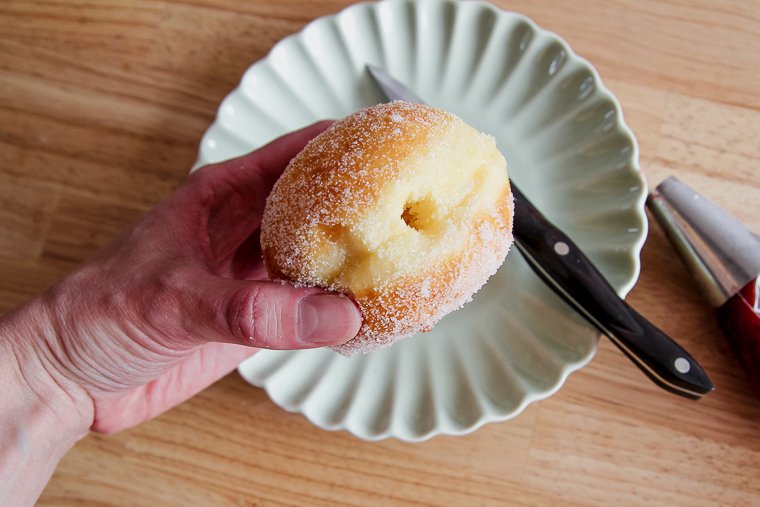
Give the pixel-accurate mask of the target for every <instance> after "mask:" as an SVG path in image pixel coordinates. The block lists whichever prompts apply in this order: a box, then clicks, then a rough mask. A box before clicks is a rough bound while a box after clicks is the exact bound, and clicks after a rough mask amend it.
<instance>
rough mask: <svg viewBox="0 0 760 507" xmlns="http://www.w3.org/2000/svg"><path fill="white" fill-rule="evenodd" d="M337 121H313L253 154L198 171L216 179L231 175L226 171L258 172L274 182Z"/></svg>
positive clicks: (259, 175) (257, 175) (251, 173)
mask: <svg viewBox="0 0 760 507" xmlns="http://www.w3.org/2000/svg"><path fill="white" fill-rule="evenodd" d="M333 123H334V122H333V120H323V121H320V122H317V123H313V124H312V125H309V126H308V127H304V128H302V129H300V130H296V131H294V132H291V133H289V134H285V135H284V136H282V137H278V138H277V139H275V140H274V141H271V142H270V143H269V144H266V145H264V146H262V147H261V148H259V149H257V150H255V151H252V152H251V153H248V154H246V155H243V156H241V157H237V158H233V159H230V160H226V161H224V162H220V163H218V164H212V165H209V166H206V167H203V168H201V169H198V171H196V174H198V175H205V174H206V173H209V174H213V175H214V178H224V177H225V176H228V174H225V173H233V174H236V175H239V173H243V174H249V175H255V176H256V177H257V178H262V179H265V180H268V181H271V183H272V184H274V182H275V181H276V180H277V178H279V176H280V174H282V171H284V170H285V167H286V166H287V165H288V163H289V162H290V160H291V159H292V158H293V157H295V156H296V155H297V154H298V153H299V152H300V151H301V150H303V149H304V147H305V146H306V144H307V143H308V142H309V141H311V140H312V139H313V138H315V137H316V136H318V135H319V134H321V133H322V132H323V131H324V130H326V129H327V128H328V127H329V126H330V125H332V124H333Z"/></svg>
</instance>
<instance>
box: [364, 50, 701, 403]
mask: <svg viewBox="0 0 760 507" xmlns="http://www.w3.org/2000/svg"><path fill="white" fill-rule="evenodd" d="M367 71H368V72H369V74H370V76H371V77H372V78H373V80H374V81H375V83H376V84H377V85H378V87H379V88H380V90H382V92H383V93H384V95H385V96H386V98H387V99H389V100H402V101H405V102H413V103H418V104H424V103H425V102H424V101H423V100H422V99H421V98H420V97H418V96H417V95H416V94H415V93H414V92H413V91H412V90H410V89H409V88H408V87H406V86H405V85H404V84H403V83H401V82H400V81H398V80H396V79H395V78H393V77H392V76H391V75H390V74H388V73H387V72H386V71H385V70H383V69H382V68H380V67H377V66H375V65H367ZM510 185H511V188H512V193H513V195H514V202H515V218H514V223H513V234H514V238H515V245H516V246H517V249H518V250H519V251H520V253H521V254H522V255H523V257H524V258H525V259H526V261H527V262H528V265H530V267H531V268H532V269H533V271H534V272H535V273H536V274H537V275H538V276H539V278H541V279H542V280H543V281H544V282H546V284H547V285H548V286H549V287H550V288H551V289H553V290H554V292H556V293H557V294H558V295H559V296H560V297H561V298H562V299H563V300H564V301H565V302H567V303H568V304H569V305H570V306H571V307H572V308H574V309H575V310H576V311H577V312H578V313H579V314H580V315H582V316H583V317H584V318H585V319H586V320H587V321H588V322H589V323H590V324H591V325H593V326H594V327H595V328H596V329H597V330H598V331H599V332H601V333H602V334H603V335H605V336H607V337H608V338H609V339H610V340H612V342H613V343H614V344H615V345H616V346H617V347H618V348H619V349H620V350H621V351H622V352H623V353H624V354H625V355H626V356H627V357H628V358H629V359H631V361H632V362H633V363H634V364H635V365H636V366H637V367H639V369H640V370H641V371H643V372H644V373H645V374H646V375H647V376H648V377H649V378H650V379H651V380H652V381H653V382H654V383H655V384H657V385H658V386H660V387H662V388H663V389H665V390H667V391H669V392H671V393H673V394H677V395H679V396H683V397H686V398H690V399H699V398H701V397H702V396H704V395H705V394H707V393H709V392H711V391H712V390H713V389H714V386H713V383H712V381H711V380H710V378H709V377H708V376H707V374H706V373H705V371H704V369H703V368H702V367H701V366H700V365H699V363H698V362H697V361H696V360H695V359H694V358H693V357H692V356H691V355H690V354H689V353H688V352H687V351H686V350H684V348H683V347H681V346H680V345H678V344H677V343H676V342H675V341H674V340H673V339H672V338H670V337H669V336H667V335H666V334H665V333H663V332H662V331H661V330H660V329H658V328H657V327H656V326H655V325H654V324H652V323H651V322H649V321H648V320H647V319H646V318H644V317H643V316H642V315H641V314H639V313H638V312H637V311H636V310H634V309H633V308H632V307H631V306H630V305H628V303H626V302H625V301H624V300H623V299H622V298H620V297H619V296H618V295H617V293H616V292H615V289H614V288H613V287H612V286H611V285H610V284H609V282H608V281H607V280H606V279H605V278H604V276H603V275H602V273H601V272H600V271H599V270H598V269H597V268H596V267H595V266H594V264H593V263H592V262H591V260H590V259H589V258H588V257H587V256H586V255H585V254H584V253H583V251H582V250H581V249H580V248H579V247H578V246H577V245H576V244H575V243H574V242H573V241H572V240H571V239H570V237H568V236H567V235H566V234H565V233H564V232H562V231H561V230H560V229H559V228H558V227H556V226H555V225H554V224H552V223H551V222H550V221H549V220H548V219H547V218H546V217H545V216H544V215H543V214H542V213H541V212H540V211H539V210H538V209H537V208H536V207H535V206H533V204H531V202H530V201H529V200H528V199H527V198H526V197H525V195H524V194H523V193H522V192H521V191H520V189H519V188H518V187H517V185H516V184H515V182H514V180H513V179H511V178H510Z"/></svg>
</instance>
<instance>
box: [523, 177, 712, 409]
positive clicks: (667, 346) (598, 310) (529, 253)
mask: <svg viewBox="0 0 760 507" xmlns="http://www.w3.org/2000/svg"><path fill="white" fill-rule="evenodd" d="M512 193H513V194H514V198H515V218H514V220H515V224H514V236H515V244H516V245H517V247H518V249H519V250H520V252H521V253H522V254H523V256H524V257H525V259H526V260H527V261H528V264H529V265H530V266H531V268H533V270H534V271H535V272H536V273H537V274H538V275H539V276H540V277H541V278H542V279H543V280H544V281H545V282H547V284H548V285H549V287H551V288H552V289H554V291H555V292H556V293H557V294H559V295H560V296H561V297H562V298H563V299H564V300H565V301H566V302H568V303H569V304H570V305H571V306H573V307H574V308H575V309H576V310H578V311H579V312H580V314H581V315H583V316H584V317H585V318H586V319H587V320H588V321H589V322H590V323H591V324H592V325H594V326H595V327H596V328H597V329H598V330H599V331H600V332H602V333H603V334H604V335H606V336H608V337H609V338H610V339H611V340H612V341H613V343H615V345H617V346H618V348H620V350H622V351H623V352H624V353H625V354H626V355H627V356H628V357H629V358H630V359H631V360H633V362H634V363H635V364H636V366H638V367H639V368H640V369H641V370H642V371H643V372H644V373H645V374H646V375H647V376H648V377H649V378H650V379H652V380H653V381H654V382H655V383H656V384H658V385H659V386H660V387H662V388H664V389H666V390H668V391H670V392H672V393H674V394H678V395H680V396H684V397H687V398H692V399H698V398H701V397H702V396H703V395H705V394H707V393H709V392H710V391H712V390H713V389H714V387H713V384H712V382H711V381H710V378H709V377H708V376H707V374H706V373H705V371H704V370H703V369H702V367H701V366H700V365H699V363H697V361H696V360H695V359H694V358H693V357H691V355H689V353H688V352H686V351H685V350H684V349H683V348H682V347H681V346H680V345H678V344H677V343H676V342H674V341H673V340H672V339H671V338H670V337H668V336H667V335H666V334H665V333H663V332H662V331H660V330H659V329H657V327H656V326H655V325H654V324H652V323H651V322H649V321H648V320H646V319H645V318H644V317H643V316H641V315H640V314H639V313H638V312H636V310H634V309H633V308H631V307H630V306H629V305H628V303H626V302H625V301H624V300H623V299H621V298H620V297H618V295H617V293H616V292H615V289H613V288H612V286H611V285H610V284H609V282H607V280H606V279H605V278H604V276H603V275H602V274H601V273H600V272H599V270H598V269H596V267H595V266H594V265H593V264H592V263H591V261H590V260H589V259H588V257H586V255H584V253H583V252H582V251H581V249H580V248H578V246H577V245H576V244H575V243H573V241H572V240H571V239H570V238H569V237H568V236H567V235H566V234H564V233H563V232H562V231H561V230H560V229H558V228H557V227H555V226H554V225H553V224H552V223H551V222H549V221H548V220H547V219H546V217H544V216H543V215H542V214H541V212H539V211H538V210H537V209H536V208H535V207H534V206H533V205H532V204H531V203H530V201H528V200H527V199H526V198H525V196H524V195H523V194H522V192H520V190H519V189H518V188H517V187H516V186H515V185H514V183H513V184H512Z"/></svg>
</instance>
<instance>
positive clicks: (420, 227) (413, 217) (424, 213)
mask: <svg viewBox="0 0 760 507" xmlns="http://www.w3.org/2000/svg"><path fill="white" fill-rule="evenodd" d="M435 210H436V207H435V203H434V202H433V199H432V198H430V197H426V198H424V199H421V200H419V201H407V202H406V204H404V210H403V211H402V212H401V220H403V221H404V223H405V224H406V225H407V226H408V227H410V228H412V229H414V230H415V231H419V232H425V231H429V230H431V229H432V227H433V225H434V220H433V215H434V214H435Z"/></svg>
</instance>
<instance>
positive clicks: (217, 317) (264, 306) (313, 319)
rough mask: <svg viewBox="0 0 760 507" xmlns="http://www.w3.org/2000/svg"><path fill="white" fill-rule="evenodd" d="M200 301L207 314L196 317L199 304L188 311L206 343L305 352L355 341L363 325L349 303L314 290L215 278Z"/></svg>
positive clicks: (359, 315) (320, 290)
mask: <svg viewBox="0 0 760 507" xmlns="http://www.w3.org/2000/svg"><path fill="white" fill-rule="evenodd" d="M199 296H200V299H201V301H202V303H201V305H200V306H201V307H204V308H205V309H206V310H207V311H210V312H211V313H212V315H209V314H208V313H207V312H206V311H202V312H198V310H199V307H198V306H197V305H196V303H197V302H198V299H196V301H195V302H194V303H193V306H194V308H191V309H188V310H189V312H191V313H195V314H199V316H200V317H201V319H202V320H203V321H205V324H204V323H203V322H199V323H198V324H200V327H201V329H204V328H205V331H206V332H205V333H203V334H204V335H206V336H205V337H206V338H207V339H208V340H209V341H219V342H228V343H240V344H244V345H249V346H252V347H258V348H264V349H277V350H289V349H308V348H314V347H323V346H328V345H339V344H341V343H344V342H346V341H348V340H350V339H352V338H354V337H355V336H356V334H357V333H358V332H359V328H360V327H361V324H362V318H361V313H360V312H359V310H358V308H357V307H356V305H355V304H354V302H353V301H351V299H349V298H348V297H346V296H343V295H340V294H335V293H329V292H325V291H323V290H322V289H318V288H314V287H311V288H298V287H294V286H292V285H287V284H282V283H277V282H263V281H241V280H231V279H225V278H215V280H214V283H213V285H212V287H206V290H204V291H203V294H202V295H199ZM203 314H205V317H204V316H203ZM196 329H197V327H196Z"/></svg>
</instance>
